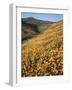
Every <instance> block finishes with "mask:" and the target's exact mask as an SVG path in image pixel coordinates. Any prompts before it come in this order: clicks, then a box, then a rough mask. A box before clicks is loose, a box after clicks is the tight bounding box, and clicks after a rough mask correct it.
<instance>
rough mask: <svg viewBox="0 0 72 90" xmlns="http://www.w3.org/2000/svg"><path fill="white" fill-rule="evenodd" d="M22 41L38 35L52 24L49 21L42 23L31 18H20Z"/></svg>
mask: <svg viewBox="0 0 72 90" xmlns="http://www.w3.org/2000/svg"><path fill="white" fill-rule="evenodd" d="M21 22H22V41H23V40H27V39H30V38H32V37H35V36H37V35H38V34H39V33H42V32H43V31H45V30H47V29H48V28H50V27H51V26H52V25H53V24H54V23H57V22H50V21H43V20H39V19H35V18H33V17H29V18H22V20H21Z"/></svg>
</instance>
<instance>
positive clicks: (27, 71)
mask: <svg viewBox="0 0 72 90" xmlns="http://www.w3.org/2000/svg"><path fill="white" fill-rule="evenodd" d="M21 49H22V52H21V55H22V57H21V58H22V61H21V64H22V72H21V75H22V77H29V76H50V75H63V22H62V21H60V22H57V23H53V24H52V25H51V26H50V27H49V28H48V29H47V30H45V31H43V32H42V33H40V34H39V35H37V37H34V38H32V39H29V40H27V41H26V42H23V43H22V47H21Z"/></svg>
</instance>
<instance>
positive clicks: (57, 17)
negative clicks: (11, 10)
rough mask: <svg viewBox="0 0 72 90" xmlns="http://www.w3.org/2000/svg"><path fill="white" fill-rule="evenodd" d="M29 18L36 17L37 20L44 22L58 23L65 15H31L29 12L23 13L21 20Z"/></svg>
mask: <svg viewBox="0 0 72 90" xmlns="http://www.w3.org/2000/svg"><path fill="white" fill-rule="evenodd" d="M28 17H34V18H35V19H40V20H44V21H52V22H57V21H60V20H63V14H54V13H53V14H52V13H49V14H48V13H29V12H28V13H27V12H22V13H21V18H28Z"/></svg>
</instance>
